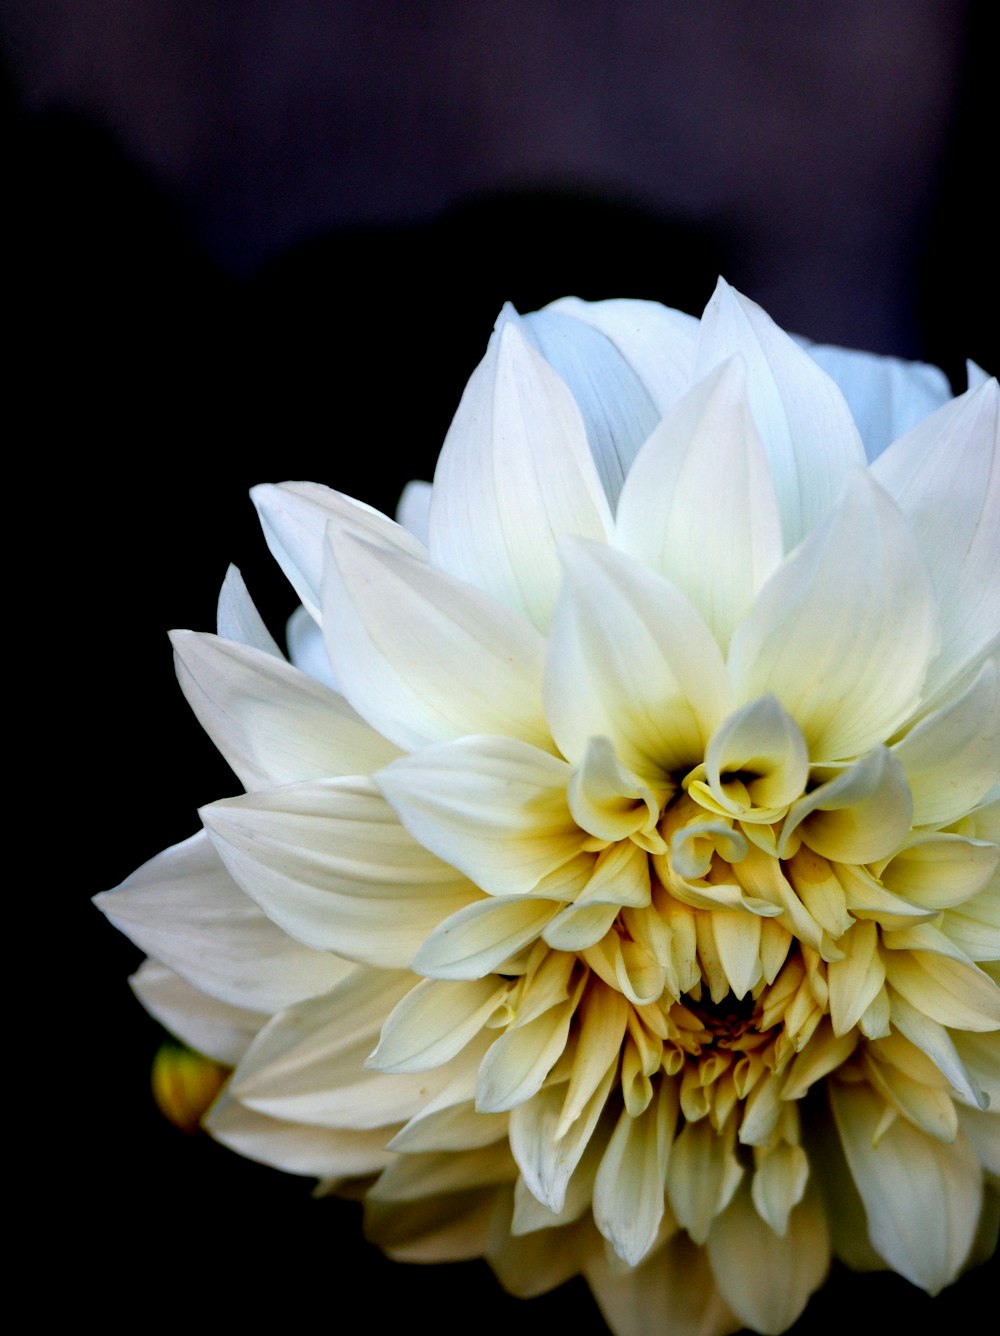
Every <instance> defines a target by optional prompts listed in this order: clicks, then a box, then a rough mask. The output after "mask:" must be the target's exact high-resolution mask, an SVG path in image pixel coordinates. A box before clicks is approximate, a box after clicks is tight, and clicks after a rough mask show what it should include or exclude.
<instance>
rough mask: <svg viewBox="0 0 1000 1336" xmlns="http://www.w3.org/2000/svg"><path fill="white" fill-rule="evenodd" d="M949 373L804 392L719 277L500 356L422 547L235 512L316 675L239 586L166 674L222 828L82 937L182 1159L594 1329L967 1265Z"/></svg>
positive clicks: (790, 1314)
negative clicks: (552, 1299) (672, 301)
mask: <svg viewBox="0 0 1000 1336" xmlns="http://www.w3.org/2000/svg"><path fill="white" fill-rule="evenodd" d="M822 366H826V367H827V369H828V370H829V371H830V372H832V373H833V374H834V375H836V376H837V377H838V378H839V379H840V380H841V381H842V383H843V385H844V390H845V393H846V394H847V396H848V399H849V400H850V402H851V404H852V407H853V408H854V410H855V414H856V416H857V419H858V422H859V423H860V424H861V426H862V428H863V432H864V435H865V444H867V446H868V456H867V457H866V450H865V445H863V443H862V435H861V434H859V430H858V427H857V426H856V425H855V420H854V417H852V414H851V411H850V410H849V409H848V406H847V402H846V401H845V398H844V394H842V393H841V390H840V389H838V387H837V384H836V383H835V382H834V380H833V379H831V378H830V376H829V375H827V374H826V372H825V371H824V370H823V369H821V368H822ZM974 376H975V380H976V382H977V387H976V388H974V389H972V390H970V391H969V392H967V393H966V394H964V395H962V396H960V397H959V398H958V399H955V400H950V398H949V393H948V389H947V386H946V385H945V383H944V381H943V378H941V377H940V373H938V372H935V371H934V370H933V369H931V368H927V367H907V366H905V365H904V364H902V363H897V362H892V361H890V360H888V359H876V358H869V357H866V356H864V355H862V354H850V353H846V352H843V351H842V350H836V349H819V348H817V349H812V350H811V355H810V353H809V352H807V351H805V350H804V349H803V348H802V347H800V346H798V345H797V344H796V343H795V342H793V341H792V340H791V339H789V338H788V337H787V336H786V335H784V334H783V333H781V331H780V330H778V329H777V328H776V327H775V326H774V324H773V323H772V322H771V321H770V320H769V319H768V318H767V316H766V315H764V313H763V312H761V311H760V310H759V309H758V308H757V307H755V306H754V305H753V304H752V303H751V302H749V301H747V300H745V299H744V298H742V297H740V296H739V295H738V294H736V293H734V292H733V291H732V290H731V289H729V288H728V287H726V285H725V284H720V286H719V288H718V289H717V291H716V293H715V295H714V297H713V298H712V301H711V302H710V303H709V306H708V308H707V310H706V312H705V314H704V316H703V318H702V320H701V322H700V323H699V322H697V321H695V320H692V319H690V318H689V317H686V316H682V315H679V314H678V313H677V312H673V311H669V310H666V309H664V308H661V307H658V306H655V305H652V304H648V303H642V302H635V301H613V302H600V303H596V304H593V305H587V304H585V303H582V302H578V301H575V300H567V301H563V302H558V303H556V304H555V305H554V306H553V307H550V308H548V309H547V310H545V311H542V312H539V313H537V314H535V315H533V316H529V317H527V318H525V319H523V320H522V319H521V318H519V317H518V316H517V315H516V314H514V313H513V312H505V313H504V315H503V316H502V317H501V320H500V322H499V324H498V326H497V330H496V332H495V334H494V336H493V339H492V340H491V343H490V347H489V349H488V351H487V354H486V357H485V359H484V360H483V362H482V363H481V365H480V366H479V367H478V369H477V370H476V372H475V373H474V375H473V377H472V379H471V381H470V383H469V386H468V388H467V389H466V392H465V395H464V396H463V399H462V402H461V404H460V406H459V409H458V413H457V415H456V417H455V420H454V423H453V425H452V427H451V430H450V432H449V434H448V438H447V440H446V441H445V444H444V448H443V450H442V454H441V459H440V463H439V465H438V469H437V473H436V475H435V480H434V486H433V491H432V492H431V491H430V489H428V488H427V487H426V485H417V486H416V487H414V488H412V489H410V490H409V491H408V493H407V495H406V497H405V498H404V506H403V511H402V513H403V515H404V518H406V520H407V523H408V524H409V526H410V529H412V530H413V531H414V532H422V533H423V536H424V537H425V538H426V545H425V543H424V542H423V541H421V539H420V538H418V537H415V536H414V533H413V532H411V531H410V529H407V528H403V527H400V526H398V525H395V524H393V523H392V522H391V521H390V520H388V519H386V518H385V517H384V516H382V515H380V514H378V513H376V512H375V511H373V510H371V509H370V508H368V507H366V506H364V505H361V504H360V503H358V502H355V501H351V500H349V499H347V498H345V497H343V496H341V495H339V494H337V493H335V492H331V491H328V490H326V489H325V488H322V487H318V486H314V485H311V484H303V483H291V484H285V485H284V486H281V487H270V486H269V487H262V488H259V489H258V490H257V493H256V500H257V504H258V507H259V509H260V512H261V516H262V519H263V524H264V529H265V533H266V535H267V538H268V542H269V543H270V545H271V548H272V551H273V552H274V555H275V556H276V558H277V560H278V561H279V562H280V563H281V565H282V567H283V569H284V570H285V572H286V574H287V575H288V577H289V579H290V580H291V581H292V583H293V584H294V586H295V588H296V590H297V592H298V594H299V596H300V598H301V600H302V604H303V609H304V611H303V612H301V613H299V614H297V616H296V617H295V618H293V622H292V626H291V628H290V637H289V639H290V645H291V647H292V652H293V657H294V658H295V659H296V660H297V661H298V662H299V663H300V664H301V665H302V666H304V667H306V668H307V669H308V670H309V673H310V674H311V675H310V676H307V675H305V674H304V673H303V672H302V671H300V669H299V668H297V667H293V666H292V665H290V664H288V663H286V662H285V661H284V659H283V658H282V657H281V655H280V653H279V651H278V650H277V647H276V646H275V644H274V642H273V641H272V640H271V638H270V636H269V635H268V634H267V632H266V631H265V630H264V628H263V625H262V623H261V622H260V619H259V617H258V616H257V615H256V612H255V610H254V609H253V606H252V604H251V603H250V601H249V598H248V596H247V593H246V591H245V589H244V588H243V585H242V582H241V581H240V579H239V577H238V575H237V574H236V573H235V572H233V573H231V574H230V576H229V578H228V579H227V582H226V585H225V587H224V589H223V594H222V598H221V600H220V616H219V631H220V634H219V636H218V637H216V636H211V635H202V634H195V633H190V632H185V633H180V634H178V635H177V636H176V637H175V648H176V651H177V658H178V669H179V674H180V679H181V684H182V686H183V688H184V690H185V692H186V694H187V696H188V699H189V700H190V702H191V704H192V706H193V708H194V710H195V712H196V713H197V715H198V717H199V719H200V720H201V722H202V723H203V725H204V726H205V728H206V729H207V730H208V732H209V733H210V734H211V736H212V737H213V739H214V740H215V742H216V744H217V745H218V746H219V748H220V750H221V751H222V753H223V754H224V755H225V756H226V758H227V759H228V760H229V762H230V763H231V765H232V766H233V769H234V770H235V771H236V773H237V775H238V776H239V778H240V779H241V781H242V782H243V784H244V785H245V787H246V789H247V793H246V795H245V796H241V797H238V798H233V799H230V800H227V801H223V802H219V803H214V804H212V805H211V806H209V807H208V808H206V809H205V810H204V812H203V817H204V822H205V826H206V829H207V832H208V833H207V835H206V834H204V833H202V834H200V835H197V836H195V837H194V838H193V839H192V840H190V841H188V842H187V843H186V844H183V845H179V846H177V847H176V848H174V849H170V850H167V851H166V852H165V853H164V854H161V855H160V857H159V858H157V859H154V860H153V861H152V862H151V863H149V864H147V865H146V866H145V867H144V868H141V869H140V870H139V871H138V872H137V873H136V874H135V875H134V877H133V878H131V879H130V881H128V882H126V884H125V886H124V887H123V888H121V889H119V890H118V891H116V892H112V893H110V894H109V895H107V896H104V897H102V898H101V904H102V908H104V909H105V911H106V912H107V913H108V915H109V916H110V917H111V918H112V919H113V920H114V922H116V923H117V924H118V925H119V926H120V927H122V928H123V929H124V930H125V931H126V932H128V933H129V935H130V936H131V937H132V938H133V939H134V940H135V941H136V942H137V943H138V944H139V945H140V946H141V947H143V949H145V950H146V951H148V952H149V954H150V955H151V956H152V957H154V958H155V961H156V962H158V963H155V964H154V963H152V962H148V963H147V965H146V966H144V967H143V969H142V970H141V971H140V973H139V975H138V977H137V979H136V988H137V990H138V992H139V994H140V996H141V997H142V999H143V1001H144V1002H145V1004H146V1005H147V1006H148V1007H149V1009H150V1010H151V1011H153V1012H154V1014H156V1015H158V1016H159V1017H161V1018H162V1019H163V1020H164V1021H165V1022H166V1023H167V1024H168V1026H170V1027H171V1028H172V1029H174V1030H175V1031H176V1032H177V1033H178V1034H179V1035H180V1036H181V1037H182V1038H184V1039H185V1040H187V1041H188V1042H190V1043H191V1044H192V1045H193V1046H194V1047H196V1048H199V1049H201V1050H202V1051H204V1052H206V1053H208V1054H209V1055H210V1056H212V1057H215V1058H218V1059H220V1060H222V1061H225V1062H229V1063H232V1064H237V1065H236V1071H235V1074H234V1076H233V1078H232V1080H231V1082H230V1084H229V1087H228V1090H227V1092H226V1093H225V1094H224V1095H223V1097H222V1098H221V1100H220V1101H219V1103H218V1104H217V1105H216V1107H215V1109H214V1110H213V1112H212V1113H211V1114H210V1116H209V1119H208V1126H209V1128H210V1130H211V1131H212V1132H213V1133H214V1135H215V1136H216V1137H218V1138H219V1139H220V1140H221V1141H224V1142H226V1143H227V1144H228V1145H230V1146H232V1147H233V1148H235V1149H236V1150H239V1151H241V1152H242V1153H244V1154H246V1155H249V1156H251V1157H254V1158H258V1159H261V1160H264V1161H266V1162H268V1163H271V1164H274V1165H277V1166H279V1167H281V1168H284V1169H288V1170H291V1171H293V1172H298V1173H305V1174H315V1175H317V1176H319V1177H320V1178H321V1179H322V1180H324V1182H325V1183H326V1184H327V1186H328V1187H329V1188H330V1190H337V1188H338V1187H339V1185H341V1184H342V1183H344V1182H346V1181H347V1180H352V1179H357V1178H359V1177H361V1178H367V1179H368V1180H369V1182H370V1184H371V1185H370V1187H369V1189H368V1192H367V1199H366V1201H367V1204H366V1227H367V1229H368V1231H369V1233H370V1235H371V1237H372V1238H373V1239H374V1240H375V1241H376V1242H378V1243H380V1244H381V1245H382V1246H383V1247H384V1248H385V1249H386V1250H387V1251H388V1252H390V1253H391V1254H393V1255H395V1256H398V1257H401V1258H405V1259H411V1260H427V1261H431V1260H441V1259H446V1258H461V1257H468V1256H476V1255H484V1256H485V1257H486V1258H487V1260H488V1261H489V1262H490V1263H491V1265H492V1266H493V1268H494V1269H495V1271H496V1272H497V1274H498V1276H499V1277H500V1279H501V1281H502V1283H503V1284H504V1285H505V1286H507V1287H508V1288H509V1289H511V1290H512V1291H513V1292H515V1293H518V1294H534V1293H538V1292H541V1291H543V1290H546V1289H549V1288H551V1287H552V1286H554V1285H557V1284H559V1283H560V1282H561V1281H562V1280H564V1279H566V1278H567V1277H568V1276H570V1275H573V1274H575V1273H577V1272H582V1273H583V1274H584V1275H585V1277H586V1278H587V1280H588V1282H589V1284H590V1286H591V1288H592V1289H593V1291H594V1293H595V1295H596V1297H597V1300H598V1302H599V1304H600V1305H601V1308H602V1310H603V1311H604V1313H605V1316H606V1317H607V1319H608V1321H609V1323H610V1324H611V1326H612V1327H613V1328H614V1329H615V1331H617V1332H619V1333H623V1334H627V1336H633V1333H634V1334H635V1336H641V1334H642V1333H646V1332H648V1331H651V1330H657V1331H664V1332H671V1333H706V1334H707V1333H714V1332H720V1333H721V1332H727V1331H732V1330H735V1329H736V1328H738V1327H740V1326H741V1325H747V1326H750V1327H752V1328H754V1329H755V1330H758V1331H761V1332H779V1331H782V1330H784V1329H785V1328H786V1327H787V1326H789V1325H790V1324H791V1323H792V1322H793V1321H794V1320H795V1319H796V1317H797V1316H798V1314H799V1313H800V1312H801V1310H802V1308H803V1306H804V1304H805V1303H806V1300H807V1299H808V1297H809V1295H810V1294H811V1293H812V1291H813V1290H814V1289H815V1288H816V1287H817V1286H818V1285H819V1284H820V1283H821V1282H822V1280H823V1278H824V1276H825V1274H826V1271H827V1268H828V1264H829V1259H830V1256H831V1253H833V1254H836V1255H839V1256H840V1257H841V1258H843V1259H844V1260H845V1261H846V1262H848V1263H849V1264H851V1265H856V1266H861V1267H866V1268H868V1267H872V1266H876V1267H886V1268H892V1269H895V1270H896V1271H898V1272H900V1273H901V1274H902V1275H904V1276H906V1277H907V1278H908V1279H909V1280H911V1281H913V1282H914V1283H915V1284H917V1285H920V1286H922V1287H923V1288H925V1289H927V1290H929V1291H931V1292H935V1291H937V1290H938V1289H940V1288H941V1287H942V1286H944V1285H947V1284H948V1283H949V1282H950V1281H952V1280H953V1279H954V1278H955V1276H956V1275H957V1274H958V1273H959V1272H960V1271H961V1270H962V1269H963V1268H964V1267H965V1266H966V1265H969V1264H971V1263H972V1262H974V1261H976V1260H982V1258H983V1257H984V1256H986V1255H988V1253H989V1252H990V1251H991V1249H992V1246H993V1238H992V1237H991V1235H990V1222H991V1221H995V1219H996V1213H995V1211H994V1210H992V1208H987V1207H986V1206H985V1205H984V1203H985V1201H986V1198H987V1197H988V1196H989V1195H990V1194H994V1193H995V1192H996V1190H997V1188H998V1187H1000V1177H998V1176H1000V1163H998V1161H1000V1137H998V1127H1000V1119H998V1113H997V1109H998V1108H1000V1043H998V1036H1000V988H998V986H997V978H998V967H997V965H996V963H995V962H996V960H997V957H998V947H1000V903H998V902H1000V881H998V876H997V870H996V869H997V862H998V853H1000V851H998V843H997V841H998V829H997V826H998V807H1000V802H998V799H997V785H998V779H1000V762H998V758H1000V688H998V670H997V643H998V629H1000V584H998V579H997V570H998V547H1000V462H998V461H1000V451H998V415H1000V409H998V392H997V387H996V383H995V382H992V381H986V379H985V377H983V376H982V375H981V374H979V373H976V372H974ZM931 410H936V411H931ZM927 414H930V415H929V416H927ZM900 432H902V435H900ZM896 437H899V439H895V438H896ZM890 440H893V441H894V443H893V444H891V445H889V446H888V448H885V447H886V445H887V443H888V441H890ZM869 458H870V459H871V460H873V461H874V462H871V463H869ZM320 625H321V626H322V628H323V631H322V638H320V635H319V632H318V631H317V630H316V627H318V626H320ZM319 679H325V680H319ZM334 684H336V685H334ZM991 1097H992V1104H991V1103H990V1099H991ZM981 1222H982V1223H981Z"/></svg>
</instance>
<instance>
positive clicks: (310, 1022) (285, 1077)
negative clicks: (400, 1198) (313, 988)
mask: <svg viewBox="0 0 1000 1336" xmlns="http://www.w3.org/2000/svg"><path fill="white" fill-rule="evenodd" d="M412 984H413V976H412V975H409V974H405V973H397V972H395V971H389V970H359V971H358V972H357V973H356V974H354V975H352V976H351V978H350V979H348V980H346V981H345V982H344V983H342V984H340V985H338V987H336V988H335V989H333V990H332V991H331V992H330V993H327V994H325V995H324V996H322V997H315V998H310V999H309V1000H308V1001H307V1002H300V1003H299V1004H298V1005H297V1006H294V1007H289V1008H288V1010H287V1011H283V1012H280V1013H279V1014H278V1015H277V1016H276V1017H275V1018H274V1020H272V1021H271V1023H270V1024H269V1025H268V1026H267V1027H266V1028H265V1029H264V1030H262V1031H261V1033H260V1034H259V1035H258V1036H257V1038H256V1039H255V1040H254V1042H253V1044H252V1045H251V1046H250V1049H249V1051H248V1053H247V1055H246V1057H245V1058H244V1059H243V1061H242V1062H241V1063H240V1065H239V1067H238V1068H237V1069H236V1071H235V1073H234V1074H233V1078H232V1083H231V1092H232V1094H233V1096H234V1097H235V1098H237V1099H238V1100H239V1101H240V1103H242V1104H245V1105H246V1106H247V1107H248V1108H253V1109H256V1110H257V1111H258V1112H260V1113H266V1114H268V1115H269V1116H270V1117H272V1118H280V1119H283V1120H285V1121H289V1122H300V1123H304V1124H306V1125H307V1126H308V1125H319V1126H321V1127H339V1128H357V1129H365V1128H372V1127H387V1126H389V1125H393V1130H395V1125H396V1124H399V1123H403V1122H406V1121H407V1120H408V1119H409V1118H412V1117H413V1115H414V1114H415V1113H416V1112H417V1111H418V1110H419V1109H420V1108H422V1107H423V1105H424V1104H425V1103H426V1102H427V1100H428V1098H429V1097H432V1096H433V1095H435V1094H436V1093H437V1092H438V1090H439V1089H441V1087H442V1086H444V1085H445V1084H446V1083H447V1080H448V1073H447V1071H437V1072H420V1073H419V1074H417V1075H409V1074H402V1075H397V1074H387V1073H385V1072H381V1071H371V1070H369V1069H368V1068H366V1066H365V1057H366V1054H367V1053H368V1052H369V1051H370V1050H371V1048H372V1045H373V1044H374V1042H375V1039H376V1037H377V1035H378V1033H379V1027H380V1026H381V1024H382V1023H383V1021H384V1020H385V1018H386V1017H387V1016H388V1015H389V1014H390V1012H391V1010H392V1008H393V1006H394V1004H395V1003H397V1002H398V1001H399V999H400V996H401V995H403V996H405V995H406V994H407V993H408V992H409V991H410V990H411V987H412ZM390 1135H391V1133H390Z"/></svg>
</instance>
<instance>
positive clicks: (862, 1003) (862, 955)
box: [826, 922, 885, 1035]
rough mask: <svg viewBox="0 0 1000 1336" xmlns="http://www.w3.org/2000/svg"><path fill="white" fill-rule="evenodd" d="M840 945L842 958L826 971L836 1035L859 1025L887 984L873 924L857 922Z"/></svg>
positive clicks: (828, 966)
mask: <svg viewBox="0 0 1000 1336" xmlns="http://www.w3.org/2000/svg"><path fill="white" fill-rule="evenodd" d="M837 945H838V946H839V947H840V948H841V950H842V951H843V952H844V958H843V960H832V961H830V963H829V964H828V965H827V968H826V974H827V980H828V982H829V986H830V1019H831V1021H832V1022H833V1032H834V1034H836V1035H846V1034H847V1033H848V1032H849V1031H850V1030H852V1029H853V1028H854V1026H855V1025H857V1023H858V1021H859V1020H860V1019H861V1017H862V1016H863V1015H864V1013H865V1011H867V1009H868V1007H869V1006H870V1005H871V1003H872V1002H873V1001H874V999H875V997H876V996H877V995H878V993H879V991H880V989H881V988H882V985H883V984H884V983H885V966H884V965H883V964H882V957H881V955H880V954H879V933H878V928H877V927H876V926H875V924H874V923H861V922H859V923H855V925H854V927H853V928H851V930H850V931H849V932H847V933H845V934H844V936H843V937H841V938H840V940H839V941H838V943H837Z"/></svg>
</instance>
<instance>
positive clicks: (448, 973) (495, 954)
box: [411, 900, 560, 979]
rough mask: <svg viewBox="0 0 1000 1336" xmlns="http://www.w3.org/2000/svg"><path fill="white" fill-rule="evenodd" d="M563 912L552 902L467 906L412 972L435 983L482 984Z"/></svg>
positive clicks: (435, 936)
mask: <svg viewBox="0 0 1000 1336" xmlns="http://www.w3.org/2000/svg"><path fill="white" fill-rule="evenodd" d="M559 908H560V906H559V905H557V904H553V903H552V902H551V901H549V900H513V901H511V900H479V901H477V902H476V903H475V904H471V905H466V907H465V908H464V909H460V910H458V912H457V913H455V914H451V915H449V917H448V918H446V919H445V920H444V922H443V923H441V925H440V926H439V927H437V928H435V929H434V931H433V932H432V933H431V934H430V936H429V937H428V938H427V939H426V940H425V941H424V944H423V946H421V948H420V950H419V951H418V952H417V954H416V955H415V956H414V958H413V964H412V966H411V968H412V969H414V970H415V971H416V972H417V973H418V974H426V975H429V976H430V977H431V978H434V979H480V978H482V977H483V975H484V974H489V973H491V972H492V971H495V970H500V967H501V966H502V965H503V963H504V961H506V960H508V959H509V958H510V957H511V956H513V955H514V954H515V953H516V952H518V951H520V950H521V949H522V948H523V947H525V946H527V945H529V944H530V943H531V942H534V941H536V940H537V939H538V937H539V936H540V935H541V933H542V932H543V930H544V929H545V927H546V925H547V924H548V923H549V921H550V920H551V919H552V917H553V916H554V915H555V914H556V913H558V911H559Z"/></svg>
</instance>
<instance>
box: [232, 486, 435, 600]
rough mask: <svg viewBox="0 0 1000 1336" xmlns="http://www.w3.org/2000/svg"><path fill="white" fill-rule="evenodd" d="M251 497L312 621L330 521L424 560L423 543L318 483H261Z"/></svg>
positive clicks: (364, 506) (367, 507) (375, 513)
mask: <svg viewBox="0 0 1000 1336" xmlns="http://www.w3.org/2000/svg"><path fill="white" fill-rule="evenodd" d="M250 495H251V497H252V498H253V502H254V505H255V506H256V507H257V511H258V513H259V515H260V522H261V527H262V528H263V530H264V537H265V538H266V539H267V545H268V547H269V548H270V549H271V553H272V555H273V556H274V559H275V561H277V563H278V565H279V566H280V567H281V569H282V570H283V571H284V572H285V575H286V576H287V577H288V580H289V582H290V583H291V585H292V587H293V589H294V590H295V592H296V593H297V594H298V596H299V598H300V599H301V600H302V603H303V604H304V606H305V607H306V609H307V610H308V612H309V614H310V616H311V617H312V618H313V619H314V620H315V621H319V620H320V606H321V600H320V587H321V583H322V578H323V563H324V558H325V543H326V526H327V524H328V523H329V522H330V521H331V520H336V521H337V522H338V524H339V525H340V526H341V528H343V529H344V530H346V531H347V532H349V533H357V534H363V535H364V536H365V537H367V538H368V539H369V540H370V541H372V542H374V543H377V544H379V545H380V546H383V547H389V548H392V549H394V550H396V551H400V552H407V553H409V554H410V555H411V556H414V557H417V558H420V557H426V555H427V554H426V551H425V549H424V547H423V544H422V543H420V542H418V541H417V539H416V538H414V537H413V536H412V535H411V534H410V533H408V532H407V531H406V530H405V529H403V528H401V527H400V525H398V524H394V523H393V522H392V520H390V519H387V518H386V516H385V515H382V514H381V513H380V512H379V511H377V510H374V509H373V508H372V507H371V506H366V505H365V504H364V503H363V502H361V501H354V500H352V498H351V497H349V496H343V495H342V494H341V493H340V492H334V491H331V490H330V488H329V487H322V486H320V484H319V483H314V482H285V483H281V484H278V485H274V484H272V483H263V484H261V486H259V487H254V488H253V489H252V491H251V493H250Z"/></svg>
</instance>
